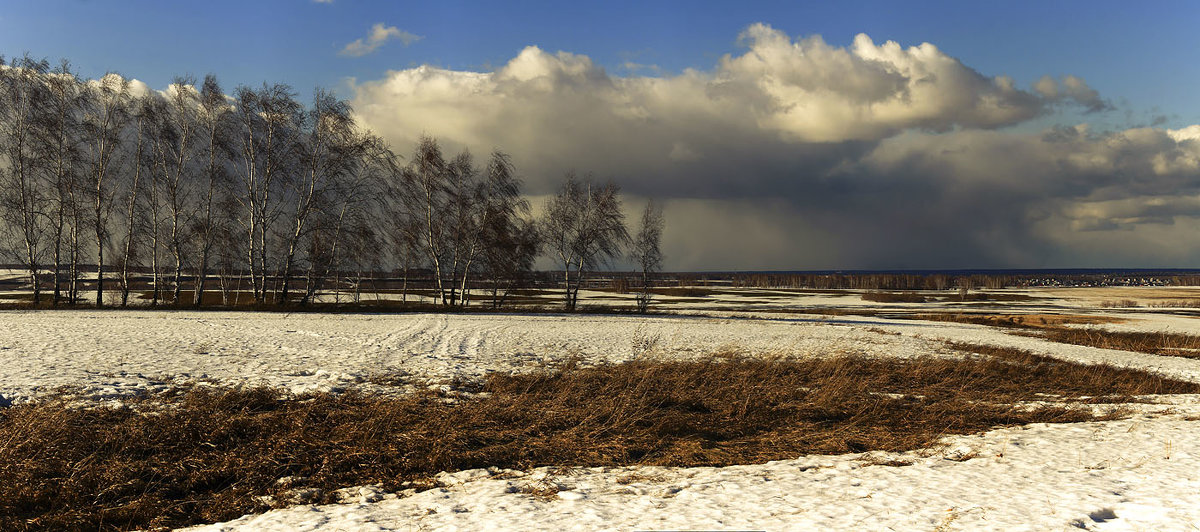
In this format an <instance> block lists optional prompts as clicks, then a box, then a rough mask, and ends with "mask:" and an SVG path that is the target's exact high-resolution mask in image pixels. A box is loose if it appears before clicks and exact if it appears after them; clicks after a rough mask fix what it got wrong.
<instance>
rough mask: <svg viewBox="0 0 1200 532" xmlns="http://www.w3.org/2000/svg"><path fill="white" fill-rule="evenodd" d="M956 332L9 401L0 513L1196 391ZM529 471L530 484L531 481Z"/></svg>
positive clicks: (876, 433)
mask: <svg viewBox="0 0 1200 532" xmlns="http://www.w3.org/2000/svg"><path fill="white" fill-rule="evenodd" d="M958 347H960V348H963V349H965V350H968V351H973V352H976V353H982V356H973V357H968V358H966V359H941V358H923V359H916V360H887V359H873V358H859V357H839V358H831V359H816V360H814V359H803V360H794V359H778V360H762V359H747V358H740V357H736V356H733V357H726V358H724V359H718V358H715V357H714V358H712V359H709V360H702V361H693V362H681V361H675V362H661V361H642V362H632V363H626V364H620V365H604V366H599V367H594V368H579V367H574V366H572V365H567V366H565V367H562V368H559V369H556V370H554V371H546V372H543V373H537V374H530V375H493V376H491V377H489V378H488V379H487V380H486V381H484V382H481V383H477V385H476V386H477V387H476V389H477V390H479V391H482V392H485V393H481V394H478V395H474V396H470V397H467V398H462V396H461V394H459V395H456V396H455V397H456V399H455V400H453V401H451V400H449V399H450V398H449V397H445V396H440V395H437V394H436V393H434V392H427V393H421V394H414V395H411V396H406V397H401V398H386V397H376V396H367V395H363V394H358V393H349V394H344V395H330V394H317V395H305V396H301V397H290V398H289V397H285V396H283V395H281V394H280V393H279V392H276V391H273V390H267V389H252V390H225V389H211V388H193V389H184V390H175V391H172V392H169V393H165V394H161V395H157V396H153V397H149V398H144V399H141V400H138V401H135V402H133V403H131V404H130V406H128V407H125V408H120V409H108V408H78V407H72V406H70V405H68V404H67V403H66V402H64V401H61V400H60V401H46V402H41V403H37V404H30V405H22V406H14V407H10V408H7V409H3V410H0V478H2V479H4V481H3V482H0V529H3V530H28V529H55V530H60V529H65V530H72V529H74V530H95V529H137V528H150V529H158V528H166V527H176V526H183V525H188V524H196V523H204V522H214V521H223V520H228V519H232V518H236V517H238V516H240V515H243V514H245V513H250V512H259V511H263V510H266V509H268V508H270V507H271V506H273V505H274V506H280V505H286V504H288V501H292V502H294V501H297V500H301V499H303V500H304V501H306V502H314V503H317V502H331V501H332V500H334V499H335V496H334V495H333V492H334V491H335V490H336V489H338V488H341V487H345V486H354V485H366V484H380V485H382V487H383V489H386V490H397V489H400V488H402V487H405V486H412V485H414V483H423V484H415V485H423V486H429V485H430V484H429V481H428V479H430V478H431V477H432V476H433V475H435V474H436V473H438V472H440V471H455V470H462V469H473V468H481V467H489V466H495V467H500V468H510V469H526V468H531V467H535V466H557V467H569V466H625V465H639V464H642V465H664V466H722V465H730V464H742V463H757V462H763V461H768V460H776V459H786V458H792V457H796V456H799V455H804V454H812V453H845V452H864V451H871V450H882V451H905V450H911V449H917V448H925V447H929V446H932V445H934V444H936V443H937V441H938V440H939V439H940V438H941V437H942V436H945V435H947V434H965V433H974V432H979V431H984V430H988V429H990V428H993V427H996V426H1001V425H1011V424H1022V423H1031V422H1072V421H1083V420H1089V419H1095V417H1094V415H1093V414H1092V411H1091V410H1090V409H1086V408H1082V407H1075V406H1071V404H1069V403H1057V404H1046V403H1044V401H1046V400H1047V397H1060V398H1067V399H1069V398H1074V397H1080V396H1084V395H1087V396H1097V395H1123V394H1149V393H1182V392H1186V393H1195V392H1197V391H1200V386H1197V385H1194V384H1189V383H1183V382H1178V381H1171V380H1168V379H1164V378H1162V377H1158V376H1154V375H1150V374H1146V373H1143V372H1138V371H1134V370H1127V369H1119V368H1112V367H1108V366H1081V365H1077V364H1070V363H1066V362H1062V361H1058V360H1054V359H1050V358H1047V357H1038V356H1036V355H1032V354H1029V353H1021V352H1016V353H1014V352H1012V351H1011V350H1007V351H994V352H993V351H986V350H985V348H984V347H979V346H969V345H961V346H958ZM1023 401H1042V402H1043V403H1039V404H1041V405H1042V406H1022V405H1020V404H1018V403H1021V402H1023ZM285 477H288V478H290V480H289V482H287V483H279V482H278V480H279V479H282V478H285ZM537 488H538V486H531V487H530V491H529V493H531V494H534V495H541V494H543V491H540V490H538V489H537ZM544 493H545V494H548V493H549V490H545V491H544ZM263 496H269V497H272V498H271V499H262V498H261V497H263ZM270 501H274V502H270Z"/></svg>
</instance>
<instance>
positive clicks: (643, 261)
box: [629, 200, 663, 314]
mask: <svg viewBox="0 0 1200 532" xmlns="http://www.w3.org/2000/svg"><path fill="white" fill-rule="evenodd" d="M662 232H663V214H662V208H661V207H660V206H658V205H657V204H655V202H654V200H650V201H648V202H646V208H645V209H644V210H642V223H641V225H640V226H639V227H638V232H637V236H635V237H634V238H633V244H632V245H631V246H630V250H629V251H630V253H629V254H630V258H631V259H632V260H633V263H634V264H636V265H637V266H638V267H639V268H641V270H642V288H641V290H640V291H639V292H638V295H637V308H638V312H641V313H643V314H645V313H646V311H648V310H649V309H650V300H651V298H652V296H653V294H651V292H650V289H651V281H652V279H653V277H654V275H655V274H657V273H658V272H659V270H661V269H662V262H663V255H662V250H661V249H660V247H661V246H660V245H661V243H662Z"/></svg>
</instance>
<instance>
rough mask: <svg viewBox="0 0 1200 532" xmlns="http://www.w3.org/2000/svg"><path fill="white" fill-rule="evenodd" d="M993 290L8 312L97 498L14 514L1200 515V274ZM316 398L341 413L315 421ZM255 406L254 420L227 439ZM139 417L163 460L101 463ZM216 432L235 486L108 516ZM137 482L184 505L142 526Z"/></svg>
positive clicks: (11, 350)
mask: <svg viewBox="0 0 1200 532" xmlns="http://www.w3.org/2000/svg"><path fill="white" fill-rule="evenodd" d="M968 296H969V297H963V296H962V295H961V294H959V293H958V292H956V291H937V292H934V291H930V292H905V293H896V294H895V295H893V294H890V293H883V292H879V291H862V290H768V289H748V288H747V289H734V288H713V287H685V288H680V289H671V290H665V291H664V292H663V293H662V294H660V295H658V296H657V299H656V300H655V306H654V310H655V314H652V315H650V316H637V315H630V314H612V313H595V314H592V313H585V314H559V313H554V312H550V311H547V310H546V309H543V310H540V311H536V312H534V311H533V309H532V308H531V309H530V311H529V312H510V313H490V312H489V313H469V312H468V313H452V314H443V313H428V312H405V313H368V312H362V313H339V314H323V313H309V312H305V313H285V312H230V311H174V310H149V309H142V310H124V311H115V310H84V309H78V310H5V311H0V325H2V327H0V357H2V358H3V363H2V364H0V404H2V405H4V406H5V407H6V408H2V409H0V468H3V467H9V468H10V469H9V470H7V471H8V474H13V471H14V469H11V468H15V467H18V466H19V465H20V464H26V465H25V466H20V468H19V469H17V470H16V471H17V472H18V473H23V474H24V473H28V472H29V470H31V469H32V467H31V466H29V465H28V464H32V463H39V464H49V463H51V462H54V460H60V461H61V465H62V467H63V469H62V470H61V471H58V472H47V473H46V474H45V476H46V478H52V479H53V480H54V482H55V484H54V485H55V486H74V487H75V488H74V489H76V490H77V492H78V493H76V494H74V495H73V494H63V493H61V492H55V490H54V489H51V488H47V491H46V492H45V493H43V494H41V495H38V497H42V499H37V497H35V496H34V495H30V494H29V493H22V492H20V490H18V489H16V488H14V487H13V486H12V484H9V485H8V486H7V487H6V488H3V489H0V498H7V499H6V500H4V501H0V513H6V512H14V513H18V514H19V513H20V512H21V511H22V510H21V508H19V507H18V506H19V505H17V504H16V503H14V502H13V501H15V500H18V499H19V498H20V497H28V498H29V501H32V502H29V505H34V503H35V502H36V501H38V500H41V501H42V502H43V503H44V502H46V501H50V500H56V501H60V503H59V504H58V506H59V509H58V510H56V511H58V513H57V514H55V513H54V512H55V511H51V510H44V511H43V510H39V511H41V512H42V513H43V514H44V515H46V516H47V517H46V519H51V518H53V519H60V520H59V521H55V522H57V523H59V526H67V525H62V523H75V525H74V526H77V527H79V528H96V527H113V528H127V526H125V525H123V524H122V523H123V522H125V523H141V525H142V526H149V527H151V528H154V527H159V526H176V525H179V524H184V523H198V522H212V521H222V522H220V523H217V524H210V525H205V526H203V527H201V529H203V530H392V529H399V530H429V529H439V530H440V529H502V530H524V529H579V530H597V529H622V530H624V529H768V530H781V529H796V530H800V529H840V530H847V529H861V530H881V529H884V530H886V529H896V530H977V529H1006V530H1008V529H1028V530H1060V529H1089V530H1109V529H1121V530H1127V529H1144V530H1152V529H1153V530H1168V529H1178V530H1190V529H1194V528H1195V527H1200V438H1197V437H1196V436H1197V435H1200V358H1198V357H1196V356H1193V350H1194V349H1196V347H1200V343H1196V344H1193V343H1192V342H1193V340H1195V339H1197V338H1198V337H1200V320H1198V319H1197V318H1196V316H1195V315H1196V311H1195V310H1194V309H1193V308H1192V305H1191V303H1190V302H1191V301H1195V300H1197V298H1200V292H1196V291H1192V290H1186V289H1179V288H1074V289H1006V290H984V291H972V292H971V293H969V294H968ZM632 297H633V296H632V294H619V293H613V292H603V291H592V292H588V293H586V294H585V296H584V300H583V303H584V304H585V305H591V306H592V307H597V306H603V307H606V308H610V309H613V308H615V309H617V310H620V309H621V308H623V307H625V306H628V305H632ZM539 298H540V299H539ZM528 299H530V300H531V301H529V304H530V305H531V306H534V305H541V306H545V305H549V304H551V303H553V294H532V295H530V296H528ZM1126 301H1132V302H1134V304H1124V303H1121V302H1126ZM1112 302H1117V303H1121V304H1108V303H1112ZM1193 346H1196V347H1193ZM222 394H224V395H222ZM740 400H744V403H743V404H740V405H739V404H738V401H740ZM230 405H233V406H230ZM280 405H283V406H280ZM230 412H232V413H233V414H229V413H230ZM358 412H361V414H359V413H358ZM351 413H353V414H351ZM230 415H234V416H235V417H229V416H230ZM522 415H524V416H532V417H521V416H522ZM205 416H208V417H205ZM222 416H225V417H222ZM339 416H342V417H339ZM347 416H348V417H347ZM356 416H357V417H356ZM623 416H624V417H623ZM626 418H627V419H626ZM157 419H171V420H174V421H172V422H171V424H173V426H175V425H187V424H188V423H189V422H190V421H189V420H192V419H195V420H196V421H195V423H196V426H197V427H198V428H197V429H196V433H197V434H201V435H207V436H205V437H207V438H209V439H203V438H201V440H202V441H201V443H207V445H209V446H212V449H207V448H201V450H200V451H189V450H188V449H190V448H189V447H187V445H191V444H190V443H188V442H189V441H190V440H188V439H187V437H185V436H186V435H182V434H181V433H175V432H170V433H164V434H163V435H161V436H156V435H155V434H158V433H157V432H155V431H159V430H162V427H161V426H158V425H154V424H153V423H149V422H148V421H147V420H151V421H153V420H157ZM336 419H343V421H338V422H337V423H344V424H336V423H334V421H333V420H336ZM506 419H507V420H509V421H510V422H509V424H505V423H503V422H502V421H503V420H506ZM299 420H307V421H304V422H302V421H299ZM313 420H323V421H322V422H321V423H325V425H321V426H322V427H324V428H323V429H322V430H329V432H327V433H312V434H309V433H307V432H303V431H302V430H301V425H303V424H304V423H315V424H317V425H320V424H321V423H317V422H316V421H313ZM347 420H348V421H347ZM356 420H357V421H356ZM367 420H372V421H369V422H368V421H367ZM147 423H149V424H147ZM205 423H208V424H207V425H206V424H205ZM39 427H40V428H39ZM55 427H57V429H56V428H55ZM68 427H69V429H68ZM114 427H115V428H114ZM213 427H216V428H213ZM222 427H224V428H222ZM229 427H235V428H237V430H234V429H230V428H229ZM286 427H294V430H293V429H289V430H283V428H286ZM398 427H399V428H398ZM201 428H203V430H201ZM335 429H336V430H335ZM56 430H57V432H56ZM231 430H232V431H233V432H234V433H239V434H242V436H245V437H244V438H242V436H238V437H239V438H242V439H237V438H233V437H232V436H230V438H232V439H229V440H227V441H226V440H221V441H218V440H217V439H214V438H215V437H214V436H211V435H212V434H216V433H223V432H222V431H225V432H229V431H231ZM22 431H24V432H22ZM122 431H125V432H122ZM297 431H300V432H297ZM389 431H391V432H389ZM83 434H95V435H96V436H95V438H97V440H96V441H98V442H100V443H96V444H95V445H94V446H93V447H88V448H84V447H82V446H81V445H82V444H76V443H73V440H78V441H86V440H87V438H85V437H83V436H82V435H83ZM247 435H252V436H253V437H251V436H247ZM134 436H136V437H134ZM5 438H9V439H7V440H6V439H5ZM35 438H44V439H45V441H44V442H42V443H43V444H44V445H42V446H41V447H39V449H41V450H38V449H31V448H26V447H28V445H26V447H22V445H21V444H19V443H18V440H19V441H25V440H30V441H32V440H33V439H35ZM256 438H257V439H256ZM126 440H128V441H129V442H131V443H124V445H142V446H144V448H142V447H139V449H143V450H142V451H140V452H142V453H143V454H146V455H148V456H149V455H153V454H154V453H164V454H163V458H161V460H164V461H163V462H153V460H151V459H147V461H146V462H144V463H142V462H136V461H131V463H130V464H126V465H125V466H122V467H124V468H125V470H123V471H116V470H115V469H113V468H111V467H110V468H108V469H104V470H103V471H99V470H97V469H96V468H95V466H94V465H92V461H100V462H105V461H107V462H112V461H114V460H116V458H113V457H109V458H103V457H104V456H108V455H106V454H105V453H107V452H113V450H114V449H124V448H123V447H120V445H122V444H123V443H121V442H123V441H126ZM222 441H226V443H222ZM232 441H236V442H241V443H238V445H243V446H242V447H237V446H235V445H234V444H232V443H228V442H232ZM397 442H403V444H401V443H397ZM29 445H32V444H29ZM40 445H41V444H40ZM131 448H132V447H131ZM168 448H169V449H168ZM218 448H219V449H218ZM147 449H148V450H147ZM414 449H415V450H414ZM168 450H171V452H182V453H183V454H181V455H179V456H180V458H178V459H176V458H170V460H168V457H170V456H175V455H170V454H168V453H167V451H168ZM201 451H203V452H201ZM218 451H219V452H218ZM418 451H419V452H418ZM123 452H125V451H123ZM71 453H78V455H72V454H71ZM221 453H224V454H221ZM237 453H243V455H238V454H237ZM273 453H274V454H273ZM128 454H129V453H128V452H126V455H128ZM210 455H211V457H212V459H213V460H223V461H224V463H225V466H223V467H228V468H230V469H228V471H230V472H235V473H229V475H234V476H237V477H238V478H240V479H242V480H239V481H230V482H227V483H228V484H229V485H228V486H224V485H222V484H221V482H215V481H213V482H209V484H214V482H215V485H220V486H218V487H216V488H211V487H205V488H203V489H205V490H210V491H211V492H212V493H213V495H212V496H211V497H210V498H208V499H203V497H200V496H196V497H194V499H193V500H191V501H190V502H188V503H187V504H190V505H193V506H195V507H196V508H197V509H196V510H194V511H193V512H192V514H187V512H184V511H183V510H179V508H181V506H180V504H182V503H171V504H168V505H166V506H153V505H154V504H160V505H161V504H166V503H163V502H162V501H157V502H155V501H149V502H148V500H147V499H146V498H144V497H143V498H142V499H137V498H136V497H134V496H130V497H131V498H129V499H121V498H112V499H111V501H116V502H106V503H105V504H108V505H109V507H108V508H106V509H105V511H108V512H109V513H108V514H103V515H106V516H107V517H106V518H105V519H107V520H106V521H104V522H101V523H97V522H96V521H95V515H98V514H97V512H100V510H99V509H97V510H96V511H90V510H87V505H88V504H92V503H89V502H87V501H98V500H101V499H103V498H104V497H106V496H110V495H111V494H112V493H117V492H121V490H126V491H130V490H132V491H138V490H141V491H142V492H147V491H149V490H151V489H152V488H153V489H158V488H159V487H161V486H159V484H162V483H163V482H165V481H161V479H163V478H173V477H171V475H173V474H176V473H171V471H175V470H174V469H171V467H170V463H168V462H170V461H171V460H173V461H174V462H186V461H187V460H189V459H192V458H195V459H196V460H201V459H202V457H208V456H210ZM418 455H419V456H418ZM72 456H74V457H72ZM239 456H240V458H239ZM189 457H192V458H189ZM287 457H291V458H287ZM297 457H308V458H304V459H301V458H297ZM313 457H324V458H323V460H324V462H325V464H324V465H321V464H317V466H319V467H317V466H313V462H314V461H316V462H320V461H321V460H322V459H321V458H313ZM34 459H37V460H40V462H32V461H29V460H34ZM203 459H207V458H203ZM21 460H27V461H26V462H22V461H21ZM289 460H290V462H289ZM256 461H258V462H269V463H272V464H277V465H279V464H282V465H280V466H279V467H278V468H277V469H275V470H271V469H267V470H263V469H256V468H255V467H256V464H255V462H256ZM235 462H236V463H235ZM342 462H346V463H350V465H348V466H345V467H342V466H338V465H337V464H339V463H342ZM14 464H16V465H14ZM331 464H332V465H331ZM46 467H47V468H49V466H46ZM189 467H190V466H189ZM196 467H197V468H199V467H200V466H196ZM138 468H148V469H147V470H153V471H154V473H153V474H145V473H137V470H138ZM97 471H99V472H97ZM131 471H132V472H131ZM180 471H181V472H179V473H178V474H180V475H184V473H187V474H193V473H189V472H188V471H190V470H189V469H188V467H185V468H184V469H183V470H180ZM118 473H120V474H126V475H130V476H129V477H128V479H124V478H125V477H120V476H119V475H118ZM275 473H278V474H275ZM89 475H93V476H89ZM105 475H109V476H105ZM272 475H274V476H272ZM22 478H24V477H22ZM147 478H155V479H160V480H159V481H158V482H159V484H155V483H154V482H150V481H147V480H146V479H147ZM180 478H186V479H189V480H188V481H189V482H196V479H195V477H194V476H187V475H184V476H182V477H180ZM231 478H232V477H231ZM120 479H124V480H120ZM356 480H358V482H355V481H356ZM255 482H258V483H260V484H261V485H262V486H263V487H262V488H261V489H262V490H266V491H264V492H262V493H259V492H257V491H254V490H255V489H259V488H257V487H255V486H257V485H256V484H254V483H255ZM106 483H107V484H106ZM239 483H240V484H239ZM34 484H35V479H34V478H33V476H31V477H30V480H29V481H28V485H29V486H33V485H34ZM202 484H203V483H202V482H201V483H199V484H189V485H193V486H194V487H193V489H195V490H197V491H196V493H199V492H200V491H202V490H201V488H199V487H195V486H200V485H202ZM356 484H357V485H356ZM206 486H207V485H206ZM222 486H224V487H222ZM210 488H211V489H210ZM225 488H229V489H225ZM5 489H7V491H5ZM223 489H224V490H225V491H221V490H223ZM30 490H32V488H31V489H30ZM30 490H27V491H30ZM87 490H95V493H92V492H88V491H87ZM239 490H240V491H239ZM167 491H169V490H167ZM167 491H163V493H166V492H167ZM205 493H207V492H205ZM264 496H265V497H269V498H267V499H253V497H264ZM55 497H58V499H54V498H55ZM163 497H166V495H163ZM206 497H207V496H206ZM222 497H225V498H224V499H223V498H222ZM238 497H241V498H240V499H239V498H238ZM202 499H203V500H202ZM80 500H83V501H84V502H82V503H81V502H78V501H80ZM105 500H109V499H105ZM132 500H136V504H142V505H146V506H145V509H144V510H141V511H142V512H143V513H147V514H149V513H155V512H157V515H160V516H161V515H168V514H169V515H172V516H175V517H171V518H170V519H171V520H160V521H153V520H142V521H138V520H139V519H149V518H144V516H141V515H140V514H138V511H139V510H137V509H136V508H133V506H134V503H129V501H132ZM122 501H125V502H122ZM214 501H215V502H214ZM245 501H251V502H245ZM253 501H258V502H253ZM126 503H128V504H126ZM69 504H82V505H84V511H77V512H76V513H70V512H68V511H66V510H63V508H67V507H68V506H69ZM121 504H126V506H125V507H122V508H117V506H120V505H121ZM206 505H207V506H206ZM222 505H223V507H224V509H225V510H224V513H222V512H221V511H219V510H220V508H221V507H222ZM51 506H52V505H51ZM31 507H32V506H28V505H27V506H26V509H25V510H24V511H29V512H32V511H33V510H30V509H29V508H31ZM189 507H190V506H189ZM162 508H171V510H170V511H164V510H161V509H162ZM214 508H216V509H214ZM241 508H246V511H241V510H240V509H241ZM155 509H157V510H155ZM201 509H206V510H201ZM72 511H74V510H72ZM171 512H174V513H171ZM204 512H208V513H204ZM242 513H249V515H245V516H243V517H239V516H240V515H241V514H242ZM101 514H102V512H101ZM185 514H187V515H192V516H191V517H181V516H184V515H185ZM193 514H194V515H193ZM201 514H203V515H207V516H209V517H195V515H201ZM21 515H27V514H21ZM39 515H41V514H39ZM4 519H5V517H4V516H0V524H6V525H7V526H8V527H16V526H20V527H22V528H24V527H28V528H39V527H41V528H47V527H48V528H54V525H49V524H46V523H49V522H50V521H46V522H39V521H37V520H30V518H25V519H24V520H23V521H19V522H18V521H13V520H9V521H5V520H4ZM71 519H74V520H75V521H71ZM162 519H166V518H162ZM123 520H124V521H123ZM18 523H20V524H18ZM0 528H3V527H2V526H0ZM132 528H138V527H137V526H134V527H132Z"/></svg>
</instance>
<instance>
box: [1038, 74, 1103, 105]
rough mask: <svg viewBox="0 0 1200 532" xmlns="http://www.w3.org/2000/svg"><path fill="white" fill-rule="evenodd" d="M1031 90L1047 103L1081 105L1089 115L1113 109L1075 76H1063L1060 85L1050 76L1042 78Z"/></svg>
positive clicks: (1097, 93)
mask: <svg viewBox="0 0 1200 532" xmlns="http://www.w3.org/2000/svg"><path fill="white" fill-rule="evenodd" d="M1033 89H1034V91H1036V92H1037V93H1038V94H1039V95H1041V96H1042V97H1043V98H1045V99H1046V100H1048V101H1052V102H1064V101H1066V102H1072V103H1076V104H1079V105H1082V106H1083V107H1084V109H1086V110H1087V112H1089V113H1095V112H1100V111H1111V110H1113V109H1115V107H1114V106H1113V105H1112V104H1111V103H1109V102H1108V100H1105V99H1103V98H1101V97H1100V93H1099V92H1096V90H1095V89H1093V88H1091V87H1089V86H1088V84H1087V82H1086V81H1084V80H1083V79H1081V78H1078V77H1076V76H1071V75H1067V76H1063V78H1062V83H1061V84H1060V83H1059V82H1058V81H1055V79H1054V78H1052V77H1050V76H1042V78H1041V79H1039V80H1038V81H1037V82H1036V83H1034V84H1033Z"/></svg>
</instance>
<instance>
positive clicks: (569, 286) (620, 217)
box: [541, 173, 629, 311]
mask: <svg viewBox="0 0 1200 532" xmlns="http://www.w3.org/2000/svg"><path fill="white" fill-rule="evenodd" d="M541 233H542V236H543V237H544V239H545V245H546V246H547V247H548V248H549V251H550V252H551V253H552V254H553V255H554V258H555V259H556V260H557V262H558V264H559V266H560V267H561V269H562V272H563V305H564V307H565V308H566V309H567V310H568V311H573V310H575V308H576V305H577V303H578V302H579V289H580V287H581V286H582V285H583V283H584V281H585V280H586V278H587V275H588V274H589V273H590V272H591V271H592V270H594V269H595V268H597V267H599V266H601V265H603V264H605V263H606V262H607V261H609V260H611V259H612V258H614V257H617V256H619V255H620V253H621V249H622V247H623V246H624V244H625V243H626V242H627V241H628V240H629V231H628V230H627V229H625V215H624V213H622V212H621V197H620V188H619V187H618V186H617V185H616V184H615V183H612V182H609V183H607V184H604V185H597V184H595V183H594V182H593V180H592V179H585V180H583V181H580V180H579V179H577V178H576V177H575V175H574V174H573V173H569V174H567V180H566V182H565V183H563V185H562V187H561V188H559V190H558V192H557V193H556V194H555V195H554V197H552V198H550V200H549V201H548V202H547V203H546V211H545V215H544V216H543V218H542V224H541Z"/></svg>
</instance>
